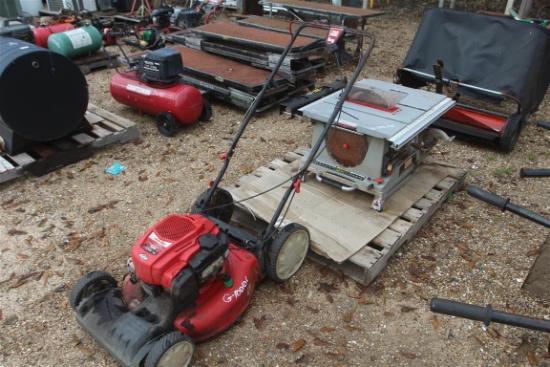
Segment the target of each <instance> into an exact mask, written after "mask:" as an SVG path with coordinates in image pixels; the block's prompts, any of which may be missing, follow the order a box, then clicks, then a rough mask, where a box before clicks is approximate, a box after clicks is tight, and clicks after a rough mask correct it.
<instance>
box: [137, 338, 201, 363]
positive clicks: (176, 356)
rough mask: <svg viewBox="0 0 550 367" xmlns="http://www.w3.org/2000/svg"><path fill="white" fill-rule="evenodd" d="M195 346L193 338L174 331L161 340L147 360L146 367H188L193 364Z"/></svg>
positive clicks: (156, 343) (154, 346)
mask: <svg viewBox="0 0 550 367" xmlns="http://www.w3.org/2000/svg"><path fill="white" fill-rule="evenodd" d="M194 352H195V344H194V343H193V341H192V340H191V338H190V337H189V336H187V335H185V334H182V333H180V332H179V331H174V332H171V333H169V334H166V335H164V336H163V337H162V338H160V339H159V340H158V341H157V342H155V344H154V345H153V348H152V349H151V351H150V352H149V354H148V355H147V358H146V359H145V367H187V366H191V365H192V363H193V353H194Z"/></svg>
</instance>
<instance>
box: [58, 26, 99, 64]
mask: <svg viewBox="0 0 550 367" xmlns="http://www.w3.org/2000/svg"><path fill="white" fill-rule="evenodd" d="M102 41H103V38H102V36H101V33H100V32H99V31H98V30H97V28H95V27H94V26H92V25H85V26H83V27H80V28H76V29H73V30H70V31H66V32H60V33H54V34H52V35H50V37H49V38H48V49H50V50H52V51H53V52H56V53H58V54H61V55H63V56H67V57H68V58H70V59H74V58H77V57H80V56H85V55H89V54H92V53H94V52H96V51H97V50H99V49H100V47H101V42H102Z"/></svg>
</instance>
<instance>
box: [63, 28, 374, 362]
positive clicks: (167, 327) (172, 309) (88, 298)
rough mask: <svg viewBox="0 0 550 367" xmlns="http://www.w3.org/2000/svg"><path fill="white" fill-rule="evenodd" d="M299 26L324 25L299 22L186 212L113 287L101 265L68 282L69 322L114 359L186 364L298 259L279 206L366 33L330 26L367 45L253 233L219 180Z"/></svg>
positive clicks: (140, 249)
mask: <svg viewBox="0 0 550 367" xmlns="http://www.w3.org/2000/svg"><path fill="white" fill-rule="evenodd" d="M305 27H314V28H325V29H327V30H328V27H327V26H324V25H320V24H308V23H304V24H302V25H300V27H299V28H298V29H297V31H296V33H295V34H294V35H293V36H292V38H291V41H290V43H289V45H288V46H287V47H286V49H285V51H284V52H283V54H282V55H281V57H280V59H279V61H278V62H277V64H276V66H275V67H274V69H273V71H272V73H271V75H270V77H269V78H268V80H267V81H266V83H265V85H264V87H263V88H262V90H261V91H260V92H259V94H258V97H257V98H256V99H255V100H254V103H253V104H252V105H251V106H250V108H249V109H248V111H247V113H246V115H245V117H244V120H243V123H242V124H241V127H240V129H239V131H238V132H237V135H236V137H235V139H234V140H233V142H232V144H231V146H230V148H229V150H228V152H227V153H225V154H224V155H223V156H222V159H224V163H223V165H222V168H221V170H220V172H219V173H218V175H217V177H216V179H215V180H214V181H213V182H212V185H211V187H210V188H209V189H208V190H206V191H205V192H204V193H203V194H201V195H200V196H199V197H198V199H197V200H196V201H195V203H194V204H193V206H192V209H191V214H182V215H180V214H172V215H169V216H168V217H166V218H164V219H162V220H161V221H160V222H158V223H157V224H155V225H154V226H153V227H152V228H150V229H149V230H147V231H146V232H145V234H143V235H142V236H141V238H139V240H138V241H137V242H136V243H135V245H134V247H133V248H132V251H131V258H130V259H129V260H128V271H127V274H126V275H125V276H124V278H123V280H122V282H121V285H120V286H119V284H118V283H117V281H116V280H115V279H114V278H113V277H112V276H111V275H110V274H108V273H106V272H104V271H93V272H91V273H88V274H86V275H84V276H83V277H82V278H81V279H80V280H78V281H77V282H76V284H75V285H74V286H73V288H72V290H71V294H70V305H71V307H72V308H73V309H74V311H75V313H76V320H77V322H78V323H79V324H80V326H81V327H82V328H83V329H84V330H86V332H88V333H89V334H90V335H91V336H92V337H93V338H94V339H95V340H96V341H97V342H98V343H99V344H100V345H101V346H102V347H103V348H105V349H106V350H107V351H108V352H109V353H110V354H111V355H112V356H113V357H115V358H116V359H117V360H118V361H119V362H120V364H121V365H123V366H133V367H138V366H146V367H156V366H160V367H168V366H189V365H191V364H192V361H193V352H194V348H195V343H198V342H201V341H203V340H206V339H208V338H210V337H213V336H215V335H217V334H219V333H221V332H222V331H223V330H225V329H226V328H228V327H229V326H230V325H231V324H233V323H234V322H235V321H236V320H237V319H238V318H239V317H240V316H241V315H242V314H243V312H244V311H245V310H246V309H247V307H248V306H249V304H250V302H251V300H252V297H253V295H254V290H255V288H256V285H257V283H258V282H259V281H260V280H261V279H263V278H264V277H265V276H267V277H268V278H270V279H272V280H274V281H276V282H284V281H286V280H288V279H290V278H291V277H292V276H293V275H294V274H295V273H296V272H297V271H298V269H299V268H300V266H301V265H302V263H303V261H304V259H305V257H306V255H307V252H308V249H309V242H310V236H309V231H308V229H307V228H305V227H304V226H302V225H300V224H296V223H290V224H286V225H282V224H281V223H287V222H288V221H285V220H284V217H285V215H286V211H285V207H286V206H287V202H288V201H289V199H290V200H291V199H292V198H291V195H293V194H294V193H295V192H299V189H300V183H301V181H302V179H303V177H304V175H305V174H306V172H307V168H308V166H309V165H310V164H311V162H312V160H313V159H314V158H315V156H316V154H317V152H318V151H319V148H320V146H321V144H322V143H323V140H324V136H326V134H327V132H328V131H329V129H330V127H331V125H332V123H333V122H334V121H335V120H336V118H337V116H338V115H339V114H340V110H341V108H342V105H343V103H344V101H345V100H346V96H347V95H348V94H349V92H350V90H351V88H352V86H353V84H354V82H355V81H356V79H357V77H358V76H359V74H360V72H361V70H362V68H363V66H364V64H365V62H366V60H367V58H368V56H369V54H370V52H371V50H372V48H373V47H374V36H373V35H371V34H370V33H367V32H364V31H361V32H358V31H356V30H353V31H352V30H347V29H346V28H340V27H338V29H339V30H340V31H341V33H342V35H344V34H346V33H348V34H349V33H351V34H354V35H357V36H358V38H359V37H360V38H361V39H363V38H364V39H368V40H370V42H369V44H368V47H366V50H365V51H364V54H363V56H362V58H361V59H360V61H359V65H358V67H357V69H356V70H355V72H354V74H353V76H352V77H351V79H350V81H349V84H348V85H347V86H346V87H345V89H344V90H343V91H342V98H341V99H340V100H339V102H338V103H337V105H336V106H335V109H334V112H333V114H332V116H331V119H330V123H327V124H326V129H325V133H324V135H323V136H322V137H321V138H320V139H319V141H318V142H317V143H316V144H314V146H313V147H312V149H311V151H310V154H309V156H308V160H307V161H306V163H305V164H303V167H301V168H300V170H299V171H298V172H297V173H296V174H295V175H294V176H293V177H291V178H289V181H291V182H290V184H288V189H287V190H286V191H285V194H284V195H283V198H282V199H281V202H280V203H279V205H278V207H277V209H276V210H275V213H274V215H273V217H272V219H271V221H270V223H268V224H267V227H266V228H265V229H264V230H263V231H262V232H261V233H260V234H258V235H254V234H251V233H249V232H248V231H245V230H243V229H240V228H237V227H234V226H232V225H230V224H229V221H230V219H231V217H232V215H233V209H234V202H233V198H232V197H231V194H230V193H229V192H228V191H226V190H224V189H222V188H219V187H218V186H219V184H220V181H221V179H222V177H223V175H224V174H225V171H226V170H227V167H228V165H229V162H230V160H231V157H232V156H233V154H234V152H235V148H236V146H237V143H238V141H239V139H240V137H241V136H242V134H243V132H244V130H245V128H246V126H247V124H248V123H249V121H250V120H251V117H252V116H253V114H254V111H256V109H257V107H258V104H259V103H260V101H261V100H262V97H263V94H264V93H265V91H266V90H267V88H268V86H269V85H270V84H271V83H272V81H273V79H274V77H275V75H276V73H277V71H278V70H279V68H280V67H281V65H282V63H283V61H284V60H285V57H286V55H287V54H288V52H289V51H290V49H291V47H292V45H293V43H294V41H295V40H296V38H297V36H298V34H299V33H300V32H301V30H302V29H303V28H305ZM332 41H334V42H336V41H337V40H333V39H329V40H328V41H326V42H327V46H328V47H329V50H332V51H336V50H337V48H335V47H332V46H333V42H332ZM286 210H288V209H286ZM283 212H285V213H283Z"/></svg>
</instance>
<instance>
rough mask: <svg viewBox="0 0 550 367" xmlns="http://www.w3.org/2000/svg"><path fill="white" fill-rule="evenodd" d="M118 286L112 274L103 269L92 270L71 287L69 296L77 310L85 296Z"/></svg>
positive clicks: (74, 308) (73, 307)
mask: <svg viewBox="0 0 550 367" xmlns="http://www.w3.org/2000/svg"><path fill="white" fill-rule="evenodd" d="M116 286H117V282H116V280H115V278H113V277H112V276H111V274H109V273H107V272H104V271H101V270H96V271H92V272H90V273H88V274H86V275H84V276H83V277H82V278H80V279H79V280H78V281H77V282H76V283H75V285H74V286H73V288H72V289H71V294H70V296H69V302H70V304H71V307H72V309H73V310H76V308H77V307H78V306H79V305H80V302H82V300H83V299H84V298H87V297H90V296H92V295H93V294H95V293H98V292H101V291H103V290H106V289H111V288H115V287H116Z"/></svg>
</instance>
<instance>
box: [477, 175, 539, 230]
mask: <svg viewBox="0 0 550 367" xmlns="http://www.w3.org/2000/svg"><path fill="white" fill-rule="evenodd" d="M466 192H467V193H468V195H470V196H473V197H475V198H476V199H479V200H481V201H484V202H486V203H488V204H491V205H494V206H496V207H498V208H500V210H502V211H505V210H508V211H510V212H512V213H514V214H517V215H519V216H520V217H523V218H526V219H529V220H531V221H532V222H535V223H537V224H540V225H543V226H545V227H547V228H550V220H549V219H548V218H545V217H543V216H542V215H539V214H537V213H535V212H532V211H530V210H528V209H525V208H522V207H520V206H517V205H514V204H512V203H510V199H505V198H503V197H500V196H498V195H495V194H491V193H490V192H487V191H485V190H482V189H480V188H479V187H476V186H472V185H468V188H467V189H466Z"/></svg>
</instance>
